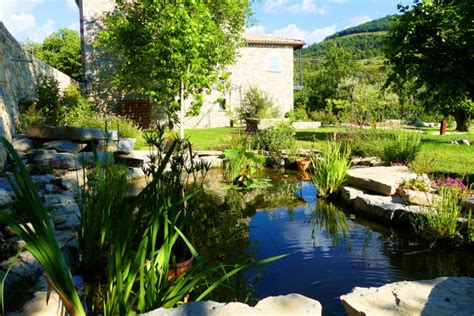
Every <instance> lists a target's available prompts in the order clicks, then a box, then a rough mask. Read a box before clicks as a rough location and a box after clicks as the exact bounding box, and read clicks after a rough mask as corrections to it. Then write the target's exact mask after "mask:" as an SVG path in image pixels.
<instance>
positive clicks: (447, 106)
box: [386, 0, 474, 131]
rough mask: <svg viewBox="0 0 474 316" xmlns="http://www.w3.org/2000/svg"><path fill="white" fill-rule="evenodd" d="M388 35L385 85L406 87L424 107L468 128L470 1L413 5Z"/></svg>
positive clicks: (473, 68) (429, 0)
mask: <svg viewBox="0 0 474 316" xmlns="http://www.w3.org/2000/svg"><path fill="white" fill-rule="evenodd" d="M400 10H401V12H402V13H403V15H402V16H401V17H400V18H399V19H398V20H397V21H396V22H395V24H394V26H393V27H392V29H391V30H390V32H389V37H388V40H387V50H386V57H387V59H388V63H389V65H390V66H391V69H392V71H391V74H390V76H389V82H391V83H395V84H398V85H404V84H407V83H409V85H410V86H411V87H413V89H414V90H416V91H417V92H422V94H423V96H424V98H423V99H424V100H425V104H426V105H427V106H428V107H430V108H435V109H437V110H439V111H441V112H444V113H445V114H451V115H453V116H454V118H455V119H456V123H457V130H459V131H465V130H467V129H468V124H469V115H470V113H472V111H473V106H472V99H473V97H474V76H473V73H474V23H473V20H472V17H473V16H474V6H473V5H472V1H471V0H423V1H418V0H415V2H414V5H413V6H412V8H409V7H403V6H401V7H400Z"/></svg>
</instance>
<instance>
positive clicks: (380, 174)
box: [348, 166, 416, 195]
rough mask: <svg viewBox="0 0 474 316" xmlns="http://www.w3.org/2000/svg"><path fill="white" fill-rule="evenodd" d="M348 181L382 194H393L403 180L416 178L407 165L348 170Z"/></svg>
mask: <svg viewBox="0 0 474 316" xmlns="http://www.w3.org/2000/svg"><path fill="white" fill-rule="evenodd" d="M348 178H349V180H348V183H349V185H351V186H355V187H358V188H361V189H365V190H368V191H373V192H376V193H379V194H383V195H394V194H395V192H396V191H397V188H398V187H399V186H400V184H401V183H402V182H403V181H404V180H411V179H415V178H416V173H414V172H412V171H410V170H409V169H408V168H407V167H402V166H400V167H399V166H393V167H371V168H357V169H350V170H349V171H348Z"/></svg>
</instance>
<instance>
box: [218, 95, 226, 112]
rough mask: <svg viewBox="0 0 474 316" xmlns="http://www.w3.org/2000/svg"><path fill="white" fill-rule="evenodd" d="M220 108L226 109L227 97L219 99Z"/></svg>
mask: <svg viewBox="0 0 474 316" xmlns="http://www.w3.org/2000/svg"><path fill="white" fill-rule="evenodd" d="M218 103H219V110H221V111H225V99H223V98H222V99H219V102H218Z"/></svg>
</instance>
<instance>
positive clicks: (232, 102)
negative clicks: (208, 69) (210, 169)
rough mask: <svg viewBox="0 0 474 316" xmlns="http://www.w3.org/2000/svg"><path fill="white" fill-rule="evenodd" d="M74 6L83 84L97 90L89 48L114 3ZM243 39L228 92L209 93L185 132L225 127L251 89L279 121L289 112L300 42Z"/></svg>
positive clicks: (96, 0)
mask: <svg viewBox="0 0 474 316" xmlns="http://www.w3.org/2000/svg"><path fill="white" fill-rule="evenodd" d="M76 3H77V5H78V6H79V11H80V27H81V40H82V62H83V78H84V83H85V84H86V86H88V87H97V86H100V75H101V72H103V71H104V70H103V67H104V66H103V65H98V64H97V63H98V62H101V58H100V56H99V55H98V54H99V52H97V51H96V50H94V49H93V48H92V44H93V42H94V40H95V37H96V34H97V31H98V30H100V27H101V24H100V18H101V16H102V15H103V14H104V13H105V12H107V11H111V10H112V9H113V8H114V1H113V0H76ZM245 39H246V42H247V45H245V46H244V47H242V48H241V49H240V51H239V56H238V59H237V61H236V63H235V64H233V65H231V66H229V68H228V70H229V72H230V74H231V75H230V78H229V83H230V85H229V86H230V88H229V89H228V91H218V90H217V89H213V90H212V92H211V93H210V94H209V95H207V96H205V97H204V103H203V106H202V108H201V112H200V114H199V115H198V116H194V117H186V120H185V127H186V128H195V127H225V126H229V125H230V120H231V114H232V113H233V112H235V109H236V107H238V106H239V105H240V102H241V100H242V98H243V97H244V94H245V92H246V90H247V89H248V88H249V87H251V86H255V87H257V88H259V89H260V90H262V91H265V92H266V93H268V95H270V96H271V97H272V99H273V102H274V104H275V106H276V107H277V108H278V109H279V112H280V114H281V116H282V117H283V116H284V114H285V113H287V112H289V111H291V110H292V109H293V92H294V89H299V88H301V85H302V78H301V76H300V82H299V86H296V87H295V85H294V55H295V54H294V51H295V50H296V49H299V50H300V52H301V48H302V47H303V45H304V44H305V43H304V41H302V40H297V39H286V38H278V37H271V36H263V35H245ZM300 58H301V54H300ZM101 68H102V69H101ZM99 69H101V70H99ZM91 92H92V93H93V91H91ZM102 92H104V91H102ZM96 96H97V97H99V98H100V97H101V96H100V95H96ZM102 98H103V97H102Z"/></svg>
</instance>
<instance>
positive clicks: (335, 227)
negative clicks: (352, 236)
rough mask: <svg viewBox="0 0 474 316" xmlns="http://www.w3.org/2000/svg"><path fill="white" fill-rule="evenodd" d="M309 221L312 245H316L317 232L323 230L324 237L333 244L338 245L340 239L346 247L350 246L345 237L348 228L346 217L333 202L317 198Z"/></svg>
mask: <svg viewBox="0 0 474 316" xmlns="http://www.w3.org/2000/svg"><path fill="white" fill-rule="evenodd" d="M310 223H311V225H312V231H311V238H312V239H313V244H314V247H316V246H317V243H318V240H317V232H319V231H324V232H325V233H326V239H330V240H332V242H333V246H334V247H336V246H338V245H339V243H340V242H341V240H342V241H343V242H344V243H346V247H350V243H349V239H348V238H347V230H348V228H349V226H348V224H347V221H346V217H345V215H344V213H343V212H341V211H340V210H339V209H338V208H337V207H336V206H335V205H334V204H332V203H329V202H327V201H325V200H322V199H320V200H318V201H317V203H316V206H315V207H314V211H313V212H312V213H311V219H310Z"/></svg>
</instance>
